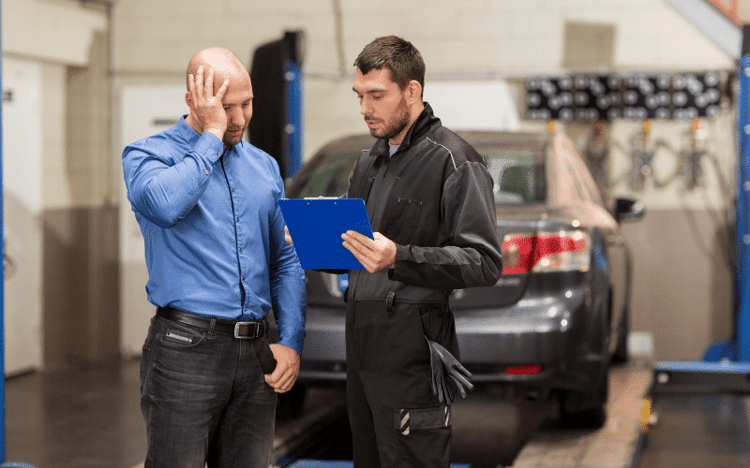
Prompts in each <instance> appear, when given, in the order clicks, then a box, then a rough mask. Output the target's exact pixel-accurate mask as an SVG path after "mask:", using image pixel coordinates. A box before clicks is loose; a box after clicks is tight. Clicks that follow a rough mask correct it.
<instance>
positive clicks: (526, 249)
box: [501, 230, 589, 275]
mask: <svg viewBox="0 0 750 468" xmlns="http://www.w3.org/2000/svg"><path fill="white" fill-rule="evenodd" d="M588 248H589V236H588V234H587V233H586V232H584V231H582V230H573V231H560V232H540V233H538V234H536V235H534V234H528V233H525V234H520V233H517V234H506V235H505V237H504V238H503V243H502V246H501V249H502V252H503V274H504V275H508V274H513V273H527V272H529V271H532V270H535V271H572V270H580V271H586V270H588V268H589V253H588Z"/></svg>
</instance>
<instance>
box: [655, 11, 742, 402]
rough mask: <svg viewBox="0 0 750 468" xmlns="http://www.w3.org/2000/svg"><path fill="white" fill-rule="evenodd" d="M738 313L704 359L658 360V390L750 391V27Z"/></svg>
mask: <svg viewBox="0 0 750 468" xmlns="http://www.w3.org/2000/svg"><path fill="white" fill-rule="evenodd" d="M737 81H738V83H739V96H738V100H737V116H738V117H737V133H738V140H737V143H738V144H737V147H738V152H739V154H738V158H739V164H738V170H737V227H736V236H737V239H736V243H737V272H736V279H735V288H736V295H737V302H736V303H737V311H736V312H737V314H736V322H735V329H734V339H733V341H730V342H721V343H716V344H714V345H713V346H711V347H709V348H708V349H707V350H706V353H705V354H704V357H703V361H702V362H656V363H655V365H654V384H653V387H652V393H659V392H679V391H689V392H715V393H750V25H747V24H746V25H744V26H743V28H742V52H741V56H740V61H739V69H738V71H737Z"/></svg>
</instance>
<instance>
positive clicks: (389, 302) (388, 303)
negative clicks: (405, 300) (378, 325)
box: [385, 291, 396, 317]
mask: <svg viewBox="0 0 750 468" xmlns="http://www.w3.org/2000/svg"><path fill="white" fill-rule="evenodd" d="M395 299H396V293H395V292H393V291H388V297H386V298H385V310H387V311H388V316H389V317H393V310H394V309H395V306H394V304H393V301H394V300H395Z"/></svg>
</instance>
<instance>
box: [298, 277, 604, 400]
mask: <svg viewBox="0 0 750 468" xmlns="http://www.w3.org/2000/svg"><path fill="white" fill-rule="evenodd" d="M569 296H570V297H567V298H564V299H563V300H558V299H550V298H540V299H539V300H521V301H519V302H518V303H516V304H514V305H513V306H510V307H504V308H502V309H489V308H488V309H478V310H471V311H466V310H458V311H455V312H454V315H455V318H456V333H457V335H458V341H459V348H460V350H461V363H462V364H463V365H464V366H465V367H467V368H468V369H469V370H470V371H471V372H472V374H473V375H474V378H473V380H474V381H475V382H514V383H528V384H532V385H533V384H542V383H543V382H557V383H558V384H559V385H560V386H567V385H566V384H565V383H564V382H563V383H561V382H560V379H561V376H560V373H561V371H563V370H565V369H567V368H573V367H574V366H580V365H584V366H585V365H586V363H582V362H581V359H582V358H581V357H580V356H577V355H576V349H577V348H576V345H575V343H576V342H578V341H580V340H578V339H576V336H579V335H580V332H578V331H577V330H576V327H575V325H576V323H575V317H577V316H580V315H581V314H584V313H586V311H585V310H583V309H585V303H586V301H585V300H584V295H583V294H582V293H576V292H571V293H569ZM307 314H308V319H307V326H306V328H305V329H306V332H307V337H306V338H305V346H304V351H303V353H302V366H301V369H300V374H299V378H300V379H301V380H305V381H316V382H318V383H325V382H337V381H344V380H345V379H346V340H345V309H342V308H328V307H315V306H309V307H308V310H307ZM589 358H590V359H592V360H593V361H596V362H592V363H590V364H591V365H594V366H600V365H601V363H600V362H598V361H600V359H598V358H595V357H594V356H593V355H591V356H589ZM583 359H586V358H583ZM509 366H538V367H539V371H538V372H535V373H533V374H515V373H509V372H508V367H509ZM578 368H579V369H581V368H580V367H578ZM581 370H582V369H581ZM544 386H547V385H546V383H545V384H544Z"/></svg>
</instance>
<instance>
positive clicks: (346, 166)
mask: <svg viewBox="0 0 750 468" xmlns="http://www.w3.org/2000/svg"><path fill="white" fill-rule="evenodd" d="M359 155H360V152H359V151H351V152H341V153H339V152H337V153H328V154H324V155H323V156H322V157H321V158H320V159H318V160H317V161H315V162H313V163H312V164H310V165H309V166H308V167H306V168H305V169H306V170H305V171H304V173H302V172H301V173H300V174H299V176H298V177H295V184H294V186H293V189H292V190H290V193H289V194H288V196H290V197H293V198H304V197H338V196H340V195H343V194H344V192H346V186H347V184H348V183H349V173H350V172H351V170H352V167H354V163H355V162H357V158H358V157H359Z"/></svg>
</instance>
